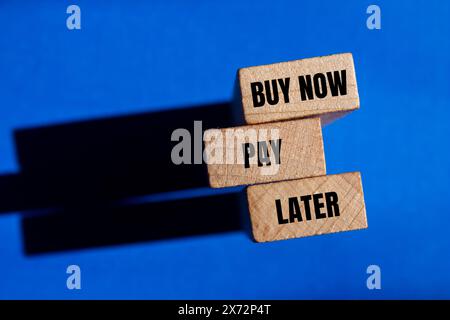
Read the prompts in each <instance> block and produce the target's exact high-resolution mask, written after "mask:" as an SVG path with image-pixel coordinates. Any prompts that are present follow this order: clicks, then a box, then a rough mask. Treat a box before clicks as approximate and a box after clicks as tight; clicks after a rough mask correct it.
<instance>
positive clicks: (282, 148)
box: [204, 118, 326, 188]
mask: <svg viewBox="0 0 450 320" xmlns="http://www.w3.org/2000/svg"><path fill="white" fill-rule="evenodd" d="M233 135H234V136H233ZM207 137H212V138H211V139H210V140H209V139H208V138H207ZM236 137H238V138H236ZM204 139H205V155H206V161H207V164H208V175H209V183H210V186H211V187H213V188H221V187H230V186H237V185H247V184H254V183H263V182H273V181H281V180H286V179H298V178H304V177H312V176H319V175H324V174H326V168H325V156H324V151H323V139H322V128H321V124H320V119H319V118H310V119H303V120H294V121H284V122H275V123H267V124H259V125H250V126H242V127H235V128H228V129H210V130H207V131H206V132H205V134H204ZM208 140H209V141H208ZM221 142H223V143H222V144H221ZM213 150H214V152H213Z"/></svg>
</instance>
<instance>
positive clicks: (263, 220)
mask: <svg viewBox="0 0 450 320" xmlns="http://www.w3.org/2000/svg"><path fill="white" fill-rule="evenodd" d="M247 197H248V206H249V211H250V218H251V222H252V230H253V236H254V238H255V240H256V241H257V242H266V241H273V240H283V239H289V238H300V237H306V236H313V235H319V234H325V233H334V232H340V231H349V230H357V229H365V228H367V218H366V208H365V205H364V196H363V190H362V184H361V175H360V173H359V172H352V173H344V174H336V175H329V176H322V177H314V178H307V179H300V180H291V181H283V182H278V183H269V184H261V185H255V186H250V187H248V189H247Z"/></svg>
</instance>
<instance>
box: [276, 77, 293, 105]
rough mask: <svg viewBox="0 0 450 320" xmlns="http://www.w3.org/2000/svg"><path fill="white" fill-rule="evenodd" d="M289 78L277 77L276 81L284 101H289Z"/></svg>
mask: <svg viewBox="0 0 450 320" xmlns="http://www.w3.org/2000/svg"><path fill="white" fill-rule="evenodd" d="M290 81H291V78H285V79H284V81H283V79H278V83H279V85H280V88H281V92H282V93H283V98H284V102H285V103H289V83H290Z"/></svg>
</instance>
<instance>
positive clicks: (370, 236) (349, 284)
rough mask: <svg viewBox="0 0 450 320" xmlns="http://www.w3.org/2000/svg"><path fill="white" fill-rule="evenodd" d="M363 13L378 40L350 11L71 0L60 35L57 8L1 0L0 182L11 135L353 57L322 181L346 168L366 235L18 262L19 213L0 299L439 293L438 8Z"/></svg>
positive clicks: (443, 36) (357, 5) (447, 210)
mask: <svg viewBox="0 0 450 320" xmlns="http://www.w3.org/2000/svg"><path fill="white" fill-rule="evenodd" d="M376 3H377V4H378V5H379V6H380V7H381V13H382V29H381V30H378V31H377V30H374V31H370V30H368V29H367V28H366V18H367V14H366V13H365V12H366V8H367V6H368V5H370V4H372V3H371V2H366V1H323V2H321V1H311V2H308V3H302V2H300V1H291V2H288V1H286V2H285V1H276V2H275V1H266V0H259V1H254V2H250V1H249V2H245V3H242V1H217V2H212V1H192V2H186V1H172V2H171V3H168V2H167V1H152V2H144V1H142V2H138V1H133V2H132V3H131V2H129V1H122V2H119V1H95V2H94V1H76V4H78V5H79V6H80V7H81V11H82V29H81V30H79V31H69V30H68V29H67V28H66V25H65V20H66V17H67V14H66V13H65V12H66V8H67V6H68V5H69V4H72V2H70V3H69V2H68V1H39V2H37V1H23V2H20V3H19V2H17V1H2V2H1V3H0V25H1V28H0V170H1V171H2V172H11V171H16V170H18V169H19V168H18V164H17V163H16V159H15V154H14V145H13V139H12V130H13V129H14V128H17V127H28V126H35V125H42V124H49V123H56V122H66V121H72V120H75V119H90V118H95V117H102V116H106V115H121V114H128V113H133V112H139V111H148V110H156V109H164V108H167V107H175V106H183V105H190V104H195V103H208V102H216V101H222V100H226V99H229V98H230V97H231V93H232V85H233V81H234V75H235V71H236V69H237V68H239V67H243V66H249V65H258V64H266V63H271V62H278V61H284V60H292V59H298V58H303V57H312V56H317V55H326V54H332V53H339V52H352V53H353V54H354V59H355V67H356V73H357V78H358V86H359V93H360V99H361V109H360V110H359V111H357V112H355V113H353V114H351V115H349V116H347V117H345V118H343V119H342V120H339V121H337V122H335V123H333V124H332V125H330V126H328V127H327V128H325V129H324V135H325V148H326V149H325V151H326V159H327V167H328V172H329V173H341V172H347V171H356V170H359V171H361V172H362V175H363V185H364V191H365V199H366V205H367V214H368V221H369V228H368V229H367V230H363V231H354V232H346V233H340V234H334V235H326V236H320V237H310V238H305V239H297V240H289V241H281V242H275V243H268V244H254V243H252V242H251V241H250V240H249V239H248V238H247V237H246V236H245V235H244V234H241V233H229V234H224V235H214V236H204V237H196V238H186V239H178V240H170V241H160V242H151V243H142V244H137V245H124V246H116V247H109V248H102V249H91V250H84V251H77V252H68V253H62V254H59V253H58V254H50V255H43V256H36V257H26V256H24V254H23V250H22V238H21V237H22V236H21V229H20V219H19V215H18V214H11V215H3V216H0V262H1V263H0V298H69V299H70V298H86V299H90V298H159V299H164V298H255V299H258V298H275V299H276V298H289V299H303V298H450V273H449V270H450V236H449V232H448V230H449V229H450V206H449V203H448V200H449V199H450V194H449V177H450V174H449V164H450V161H449V160H450V152H449V143H448V139H449V137H450V129H449V122H448V117H449V116H450V112H449V108H450V99H449V98H450V93H449V88H450V83H449V82H450V81H449V72H450V62H449V61H450V60H449V54H450V46H449V42H450V36H449V27H448V21H449V19H450V3H449V2H444V1H430V0H428V1H416V2H412V1H395V3H394V2H393V1H377V2H376ZM212 214H213V213H212ZM80 236H82V235H80ZM69 264H78V265H79V266H80V267H81V270H82V289H81V290H80V291H69V290H67V289H66V276H67V275H66V273H65V270H66V267H67V266H68V265H69ZM370 264H377V265H379V266H380V267H381V271H382V290H379V291H377V290H373V291H370V290H368V289H367V288H366V277H367V275H366V268H367V266H368V265H370Z"/></svg>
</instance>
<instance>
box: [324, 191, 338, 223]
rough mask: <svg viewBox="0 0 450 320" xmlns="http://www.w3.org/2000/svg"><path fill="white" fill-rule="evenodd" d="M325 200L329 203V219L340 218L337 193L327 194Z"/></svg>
mask: <svg viewBox="0 0 450 320" xmlns="http://www.w3.org/2000/svg"><path fill="white" fill-rule="evenodd" d="M325 200H326V202H327V211H328V218H331V217H333V216H335V217H339V215H340V213H339V204H338V195H337V193H336V192H327V193H325ZM333 213H334V214H333Z"/></svg>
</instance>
